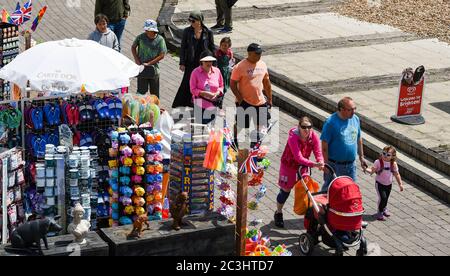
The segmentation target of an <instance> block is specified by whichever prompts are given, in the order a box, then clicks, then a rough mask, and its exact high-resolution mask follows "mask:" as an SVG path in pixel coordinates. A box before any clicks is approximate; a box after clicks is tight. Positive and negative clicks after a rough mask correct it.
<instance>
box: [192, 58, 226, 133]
mask: <svg viewBox="0 0 450 276" xmlns="http://www.w3.org/2000/svg"><path fill="white" fill-rule="evenodd" d="M214 61H216V58H215V57H213V56H212V53H211V52H209V51H205V52H203V53H202V54H201V59H200V66H199V67H197V68H196V69H194V71H193V72H192V75H191V80H190V85H191V94H192V102H193V103H194V116H195V121H196V122H197V123H202V124H205V125H206V124H208V123H210V122H211V121H213V120H214V119H215V117H216V111H217V107H216V106H217V103H218V101H219V100H220V98H221V97H222V96H223V77H222V73H221V72H220V70H219V68H217V67H214V66H213V62H214ZM198 109H201V112H199V111H197V110H198ZM200 114H201V118H199V116H200Z"/></svg>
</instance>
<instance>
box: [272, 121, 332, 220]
mask: <svg viewBox="0 0 450 276" xmlns="http://www.w3.org/2000/svg"><path fill="white" fill-rule="evenodd" d="M311 153H314V156H315V158H316V161H317V162H313V161H310V160H309V157H310V156H311ZM302 166H303V168H302V170H301V174H302V175H303V174H307V173H308V169H309V168H319V169H321V170H322V169H323V166H324V163H323V155H322V148H321V143H320V138H319V135H317V134H316V133H315V132H314V131H313V130H312V122H311V119H310V118H308V117H306V116H305V117H303V118H301V119H300V121H299V125H298V127H296V128H293V129H291V130H290V131H289V138H288V141H287V144H286V147H285V149H284V152H283V155H282V156H281V165H280V177H279V180H278V185H279V186H280V193H279V194H278V197H277V211H276V212H275V216H274V219H275V225H276V226H278V227H284V221H283V206H284V204H285V203H286V200H287V199H288V197H289V194H290V192H291V190H292V188H293V187H294V186H295V183H296V182H297V173H298V170H299V168H300V167H302Z"/></svg>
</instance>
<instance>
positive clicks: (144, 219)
mask: <svg viewBox="0 0 450 276" xmlns="http://www.w3.org/2000/svg"><path fill="white" fill-rule="evenodd" d="M144 224H145V225H147V229H150V224H148V216H147V214H143V215H140V216H139V217H138V218H137V219H136V221H135V222H134V223H133V230H131V233H130V234H128V235H127V238H140V237H141V234H142V231H143V230H142V226H143V225H144Z"/></svg>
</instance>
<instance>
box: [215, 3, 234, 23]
mask: <svg viewBox="0 0 450 276" xmlns="http://www.w3.org/2000/svg"><path fill="white" fill-rule="evenodd" d="M216 11H217V24H218V25H224V26H225V27H229V28H232V27H233V19H232V8H229V7H228V1H227V0H216Z"/></svg>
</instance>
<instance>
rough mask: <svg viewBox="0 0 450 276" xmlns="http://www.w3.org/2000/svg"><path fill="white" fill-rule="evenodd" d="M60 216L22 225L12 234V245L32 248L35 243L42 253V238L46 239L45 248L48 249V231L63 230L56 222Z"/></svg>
mask: <svg viewBox="0 0 450 276" xmlns="http://www.w3.org/2000/svg"><path fill="white" fill-rule="evenodd" d="M60 217H61V216H56V217H55V218H54V219H50V218H45V219H40V220H33V221H29V222H26V223H24V224H22V225H20V226H19V227H17V228H16V229H15V230H14V231H13V232H12V234H11V246H12V247H13V248H20V249H30V248H31V247H32V246H33V245H36V246H37V248H38V250H39V254H41V255H42V254H43V253H42V249H41V239H42V240H43V241H44V245H45V248H46V249H48V243H47V233H48V232H60V231H61V230H62V227H61V226H60V225H59V224H58V223H56V222H55V220H58V219H59V218H60Z"/></svg>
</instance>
